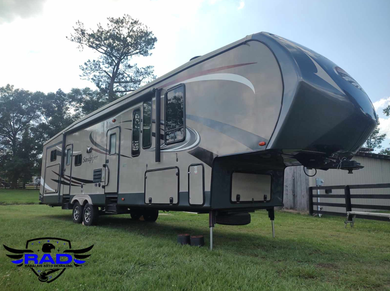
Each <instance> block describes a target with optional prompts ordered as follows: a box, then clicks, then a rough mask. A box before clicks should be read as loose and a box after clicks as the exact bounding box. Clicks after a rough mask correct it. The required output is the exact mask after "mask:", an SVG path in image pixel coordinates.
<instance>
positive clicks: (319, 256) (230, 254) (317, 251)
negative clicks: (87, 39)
mask: <svg viewBox="0 0 390 291" xmlns="http://www.w3.org/2000/svg"><path fill="white" fill-rule="evenodd" d="M162 214H167V215H162ZM162 214H161V213H160V217H159V219H158V220H157V222H156V223H154V224H153V223H146V222H141V221H138V222H135V221H132V220H130V218H129V215H117V216H102V217H100V218H99V225H98V226H93V227H85V226H83V225H81V224H74V223H73V222H72V221H71V211H70V210H61V209H60V208H50V207H48V206H45V205H2V206H0V244H5V245H8V246H11V247H14V248H20V249H22V248H24V246H25V242H26V240H28V239H31V238H36V237H44V236H47V237H49V236H50V237H61V238H65V239H69V240H71V242H72V247H73V248H83V247H87V246H89V245H91V244H94V245H95V246H94V248H93V250H92V251H91V254H92V255H91V257H90V258H89V259H87V260H88V261H87V263H86V264H85V265H84V266H83V267H80V268H71V269H67V270H66V271H65V273H64V274H63V275H62V276H61V277H60V278H59V279H58V280H57V281H54V282H53V283H50V284H46V283H41V282H39V281H38V280H37V278H36V277H35V275H34V274H33V273H32V272H31V271H30V270H29V269H27V268H25V267H20V268H17V267H16V266H15V265H13V264H12V263H11V262H10V259H9V258H7V257H6V251H5V250H4V249H3V248H1V249H0V289H1V290H33V289H34V290H142V291H144V290H366V289H367V290H390V239H389V238H390V224H389V223H387V222H378V221H367V220H360V219H358V220H357V221H356V224H355V227H354V228H347V229H345V228H344V224H343V218H336V217H322V218H314V217H309V216H307V215H300V214H294V213H286V212H277V213H276V220H275V226H276V238H275V239H273V238H272V237H271V228H270V222H269V219H268V217H267V213H266V212H265V211H259V212H256V213H254V214H252V223H251V224H249V225H247V226H223V225H216V228H215V232H214V250H213V251H209V250H208V247H203V248H198V247H191V246H180V245H178V244H177V243H176V236H177V234H180V233H190V234H192V235H197V234H203V235H205V239H206V244H208V231H209V229H208V216H207V215H196V214H189V213H182V212H170V213H162Z"/></svg>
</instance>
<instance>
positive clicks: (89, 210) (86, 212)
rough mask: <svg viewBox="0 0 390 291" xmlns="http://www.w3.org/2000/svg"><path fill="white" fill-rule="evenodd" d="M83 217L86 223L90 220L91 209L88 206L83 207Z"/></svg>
mask: <svg viewBox="0 0 390 291" xmlns="http://www.w3.org/2000/svg"><path fill="white" fill-rule="evenodd" d="M84 219H85V222H87V223H89V221H90V220H91V209H90V208H89V207H87V208H85V213H84Z"/></svg>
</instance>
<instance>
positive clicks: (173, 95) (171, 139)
mask: <svg viewBox="0 0 390 291" xmlns="http://www.w3.org/2000/svg"><path fill="white" fill-rule="evenodd" d="M184 102H185V88H184V85H180V86H179V87H176V88H174V89H172V90H170V91H168V92H167V94H166V95H165V106H166V110H165V143H166V144H172V143H176V142H181V141H183V140H184V139H185V119H184Z"/></svg>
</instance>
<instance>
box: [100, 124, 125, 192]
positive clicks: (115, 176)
mask: <svg viewBox="0 0 390 291" xmlns="http://www.w3.org/2000/svg"><path fill="white" fill-rule="evenodd" d="M120 136H121V130H120V127H114V128H111V129H109V130H108V131H107V138H106V141H107V143H106V148H107V152H106V163H105V164H104V168H105V171H106V175H105V181H104V186H105V187H104V193H106V194H117V193H118V185H119V159H120V141H121V138H120Z"/></svg>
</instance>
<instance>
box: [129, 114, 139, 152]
mask: <svg viewBox="0 0 390 291" xmlns="http://www.w3.org/2000/svg"><path fill="white" fill-rule="evenodd" d="M140 129H141V111H140V110H139V109H136V110H134V111H133V134H132V135H133V138H132V141H131V155H132V156H138V155H139V134H140Z"/></svg>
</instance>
